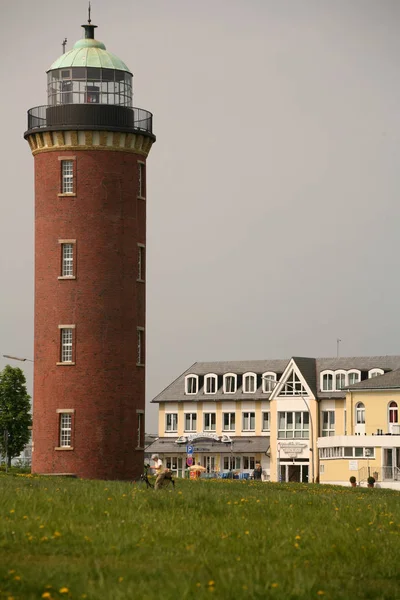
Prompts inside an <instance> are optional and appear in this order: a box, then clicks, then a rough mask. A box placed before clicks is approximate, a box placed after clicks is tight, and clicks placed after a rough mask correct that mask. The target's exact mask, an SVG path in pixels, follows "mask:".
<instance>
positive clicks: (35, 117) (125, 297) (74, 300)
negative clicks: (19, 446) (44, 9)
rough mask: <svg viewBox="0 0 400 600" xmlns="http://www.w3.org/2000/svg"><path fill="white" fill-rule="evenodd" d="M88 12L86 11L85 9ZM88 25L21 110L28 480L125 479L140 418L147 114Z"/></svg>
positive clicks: (139, 459)
mask: <svg viewBox="0 0 400 600" xmlns="http://www.w3.org/2000/svg"><path fill="white" fill-rule="evenodd" d="M89 10H90V9H89ZM95 27H96V25H92V24H91V19H90V12H89V20H88V23H87V24H85V25H83V28H84V32H85V33H84V38H83V39H81V40H79V41H77V42H76V43H75V45H74V46H73V48H72V50H70V51H67V52H65V53H64V54H63V55H61V56H60V57H59V58H58V59H57V60H56V61H55V62H54V63H53V64H52V65H51V67H50V68H49V69H48V71H47V91H48V96H47V105H46V106H37V107H35V108H31V109H30V110H29V111H28V129H27V131H26V132H25V134H24V137H25V138H26V140H27V141H28V143H29V146H30V149H31V151H32V154H33V156H34V163H35V327H34V346H35V349H34V354H35V356H34V359H35V362H34V398H35V402H34V407H33V456H32V471H33V472H34V473H46V474H52V473H53V474H55V473H56V474H75V475H77V476H79V477H85V478H104V479H131V478H132V477H136V476H137V475H138V474H139V473H141V472H142V468H143V456H144V453H143V450H144V409H145V364H144V363H145V298H146V295H145V288H146V282H145V279H146V278H145V264H146V196H147V194H146V158H147V156H148V153H149V151H150V149H151V146H152V144H153V142H154V141H155V137H154V135H153V130H152V115H151V113H150V112H148V111H146V110H142V109H139V108H133V107H132V81H133V76H132V72H131V71H130V69H129V68H128V67H127V66H126V65H125V63H124V62H123V61H122V60H120V59H119V58H118V57H116V56H115V55H114V54H112V53H111V52H108V51H107V50H106V47H105V45H104V44H103V43H102V42H100V41H98V40H96V39H95V37H94V31H95Z"/></svg>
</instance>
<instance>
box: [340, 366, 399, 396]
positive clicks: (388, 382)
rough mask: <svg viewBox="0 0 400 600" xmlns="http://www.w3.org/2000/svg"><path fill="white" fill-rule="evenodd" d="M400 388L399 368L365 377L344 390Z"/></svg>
mask: <svg viewBox="0 0 400 600" xmlns="http://www.w3.org/2000/svg"><path fill="white" fill-rule="evenodd" d="M395 389H400V369H396V370H395V371H390V372H389V373H385V374H384V375H378V376H377V377H372V378H371V379H365V380H364V381H360V382H358V383H354V384H353V385H350V386H349V387H348V388H346V390H349V391H350V392H354V391H357V390H360V391H362V390H395Z"/></svg>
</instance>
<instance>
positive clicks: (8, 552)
mask: <svg viewBox="0 0 400 600" xmlns="http://www.w3.org/2000/svg"><path fill="white" fill-rule="evenodd" d="M0 493H1V496H0V497H1V502H0V519H1V523H0V598H2V599H3V598H13V599H15V600H17V599H19V600H30V599H33V598H35V599H36V598H42V597H43V596H42V595H43V594H45V596H44V597H45V598H46V594H48V596H47V597H48V598H52V599H53V600H55V599H60V598H73V599H78V598H87V599H88V600H111V599H112V600H118V599H138V600H147V599H148V600H150V599H157V600H158V599H162V600H169V599H171V600H172V599H174V600H180V599H184V598H188V599H190V600H192V599H194V600H196V599H203V598H211V597H214V598H221V599H222V598H223V599H224V600H225V599H234V600H236V599H241V598H260V599H261V598H263V599H264V598H267V599H269V598H273V599H276V600H283V599H284V600H287V599H291V598H296V599H300V598H301V599H309V598H324V599H325V598H326V599H328V598H330V599H332V600H339V599H345V600H350V599H353V598H371V599H374V600H378V599H387V600H395V599H398V598H400V575H399V571H400V570H399V561H400V537H399V536H400V502H399V500H400V495H399V494H398V493H397V492H393V491H390V490H383V489H360V488H340V487H332V486H323V485H308V486H307V485H302V484H273V483H271V484H270V483H267V484H266V483H258V482H246V481H236V480H233V481H232V480H217V481H213V480H207V481H201V480H200V481H182V480H178V481H177V485H176V489H175V491H173V490H169V489H167V490H160V491H157V492H155V491H153V490H146V489H145V488H144V487H141V485H140V484H139V485H137V484H135V485H131V484H129V483H121V482H100V481H80V480H75V479H62V478H57V479H53V478H46V477H32V476H29V475H28V476H26V475H25V476H24V475H20V476H18V475H8V476H7V475H0ZM63 588H64V591H63V592H60V590H63ZM65 589H67V590H68V591H65Z"/></svg>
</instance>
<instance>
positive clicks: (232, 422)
mask: <svg viewBox="0 0 400 600" xmlns="http://www.w3.org/2000/svg"><path fill="white" fill-rule="evenodd" d="M225 415H228V419H227V420H228V423H227V425H226V426H225ZM232 416H233V418H232ZM222 430H223V431H235V430H236V412H235V411H229V412H228V411H227V412H223V413H222Z"/></svg>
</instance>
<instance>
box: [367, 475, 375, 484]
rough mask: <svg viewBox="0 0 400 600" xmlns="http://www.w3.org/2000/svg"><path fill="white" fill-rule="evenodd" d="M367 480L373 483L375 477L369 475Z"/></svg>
mask: <svg viewBox="0 0 400 600" xmlns="http://www.w3.org/2000/svg"><path fill="white" fill-rule="evenodd" d="M367 481H368V483H369V485H373V484H374V483H375V477H368V479H367Z"/></svg>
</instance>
